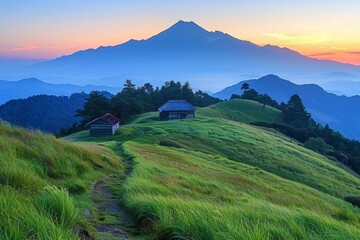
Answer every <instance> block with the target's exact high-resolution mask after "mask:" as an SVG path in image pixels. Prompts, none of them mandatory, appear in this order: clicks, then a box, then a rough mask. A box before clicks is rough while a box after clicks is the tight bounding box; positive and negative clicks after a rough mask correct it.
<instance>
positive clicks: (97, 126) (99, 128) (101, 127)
mask: <svg viewBox="0 0 360 240" xmlns="http://www.w3.org/2000/svg"><path fill="white" fill-rule="evenodd" d="M87 125H89V126H90V136H91V137H104V136H111V135H114V134H115V132H116V130H117V129H118V128H119V127H120V119H119V118H117V117H115V116H113V115H111V114H110V113H107V114H105V115H104V116H101V117H98V118H96V119H94V120H92V121H91V122H89V123H87Z"/></svg>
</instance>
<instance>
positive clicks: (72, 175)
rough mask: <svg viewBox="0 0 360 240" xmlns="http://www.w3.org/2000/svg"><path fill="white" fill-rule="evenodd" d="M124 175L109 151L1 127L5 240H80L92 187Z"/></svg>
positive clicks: (0, 223) (0, 209)
mask: <svg viewBox="0 0 360 240" xmlns="http://www.w3.org/2000/svg"><path fill="white" fill-rule="evenodd" d="M122 171H123V165H122V163H121V161H119V160H118V157H117V156H116V155H115V153H114V152H112V151H111V150H109V149H107V148H104V147H100V146H97V145H94V144H86V145H84V144H70V143H68V142H65V141H62V140H57V139H56V138H55V137H53V136H50V135H45V134H42V133H40V132H32V131H25V130H23V129H19V128H14V127H12V126H10V125H9V124H6V123H4V122H0V239H44V240H45V239H69V240H70V239H71V240H72V239H80V237H79V234H80V232H81V231H82V230H81V229H88V228H91V227H90V226H89V224H88V223H87V220H86V218H85V215H84V214H83V213H82V209H84V208H91V204H92V203H91V199H90V197H89V194H88V191H89V188H90V186H91V184H92V182H94V181H95V180H97V179H99V178H102V177H104V176H106V175H107V174H109V173H116V174H120V173H122Z"/></svg>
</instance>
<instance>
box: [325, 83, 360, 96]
mask: <svg viewBox="0 0 360 240" xmlns="http://www.w3.org/2000/svg"><path fill="white" fill-rule="evenodd" d="M321 87H323V88H324V89H325V90H326V91H328V92H332V93H335V94H337V95H345V96H354V95H360V82H354V81H331V82H327V83H324V84H321Z"/></svg>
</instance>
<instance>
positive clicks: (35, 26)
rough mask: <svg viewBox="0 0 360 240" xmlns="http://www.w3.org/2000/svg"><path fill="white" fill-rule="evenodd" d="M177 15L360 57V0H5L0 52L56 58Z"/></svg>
mask: <svg viewBox="0 0 360 240" xmlns="http://www.w3.org/2000/svg"><path fill="white" fill-rule="evenodd" d="M178 20H185V21H190V20H191V21H194V22H196V23H197V24H199V25H200V26H202V27H204V28H205V29H207V30H211V31H213V30H220V31H223V32H226V33H229V34H230V35H232V36H234V37H237V38H239V39H243V40H249V41H251V42H253V43H256V44H258V45H264V44H272V45H278V46H282V47H288V48H291V49H294V50H296V51H299V52H300V53H302V54H305V55H308V56H312V57H316V58H320V59H332V60H337V61H342V62H348V63H353V64H359V65H360V1H359V0H343V1H340V0H303V1H289V0H288V1H282V0H262V1H260V0H249V1H241V0H233V1H230V0H221V1H214V0H198V1H195V0H180V1H179V0H177V1H175V0H153V1H151V0H129V1H124V0H72V1H68V0H62V1H57V0H53V1H45V0H32V1H28V0H12V1H7V0H0V34H1V36H0V57H12V58H55V57H59V56H61V55H64V54H70V53H73V52H75V51H77V50H82V49H87V48H96V47H98V46H101V45H102V46H108V45H116V44H120V43H123V42H125V41H127V40H129V39H132V38H133V39H146V38H148V37H150V36H152V35H154V34H156V33H158V32H160V31H162V30H164V29H166V28H168V27H169V26H171V25H172V24H174V23H176V22H177V21H178Z"/></svg>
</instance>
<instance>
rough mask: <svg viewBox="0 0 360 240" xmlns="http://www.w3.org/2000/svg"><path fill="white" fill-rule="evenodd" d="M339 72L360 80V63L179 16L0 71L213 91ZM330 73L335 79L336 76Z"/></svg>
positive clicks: (81, 81) (76, 80)
mask: <svg viewBox="0 0 360 240" xmlns="http://www.w3.org/2000/svg"><path fill="white" fill-rule="evenodd" d="M334 72H335V73H336V74H335V75H337V76H338V77H339V74H340V75H343V76H349V75H351V76H353V79H354V80H360V77H359V76H360V66H355V65H350V64H343V63H338V62H334V61H324V60H316V59H313V58H309V57H306V56H304V55H301V54H299V53H298V52H295V51H292V50H290V49H288V48H280V47H276V46H271V45H265V46H258V45H255V44H253V43H251V42H248V41H243V40H239V39H236V38H234V37H232V36H230V35H228V34H226V33H223V32H220V31H214V32H210V31H207V30H205V29H203V28H202V27H200V26H198V25H197V24H195V23H194V22H184V21H179V22H178V23H176V24H175V25H173V26H171V27H170V28H168V29H166V30H165V31H163V32H161V33H159V34H157V35H155V36H153V37H151V38H149V39H146V40H130V41H128V42H126V43H123V44H120V45H116V46H110V47H99V48H97V49H88V50H84V51H79V52H76V53H74V54H72V55H68V56H63V57H60V58H57V59H54V60H51V61H46V62H43V63H38V64H34V65H31V66H28V67H26V68H21V69H17V70H16V71H8V72H7V73H6V74H5V73H4V74H1V75H0V77H3V78H4V79H10V80H12V79H13V78H15V79H19V78H20V77H21V78H25V77H36V78H39V79H44V80H45V81H47V82H56V83H60V82H61V83H73V84H81V85H84V84H96V85H99V84H101V85H102V84H104V85H110V86H121V84H122V83H123V82H124V81H125V79H132V80H133V81H134V82H135V83H136V84H143V83H145V82H151V83H152V84H154V85H161V84H162V83H163V82H164V81H166V80H179V81H189V82H191V83H192V86H193V87H194V88H198V89H206V90H209V91H214V90H216V89H219V88H222V87H224V86H226V85H230V84H233V83H235V82H237V81H239V80H244V79H249V76H251V77H260V76H263V75H266V74H269V73H274V74H277V75H281V76H284V77H287V78H290V79H292V80H294V81H296V82H303V83H304V82H316V83H320V82H321V83H324V82H326V81H328V80H327V77H326V76H327V75H329V74H330V75H334V74H332V73H334ZM329 79H331V80H334V78H333V76H331V78H329ZM336 80H343V78H342V77H341V76H340V79H339V78H336Z"/></svg>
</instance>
